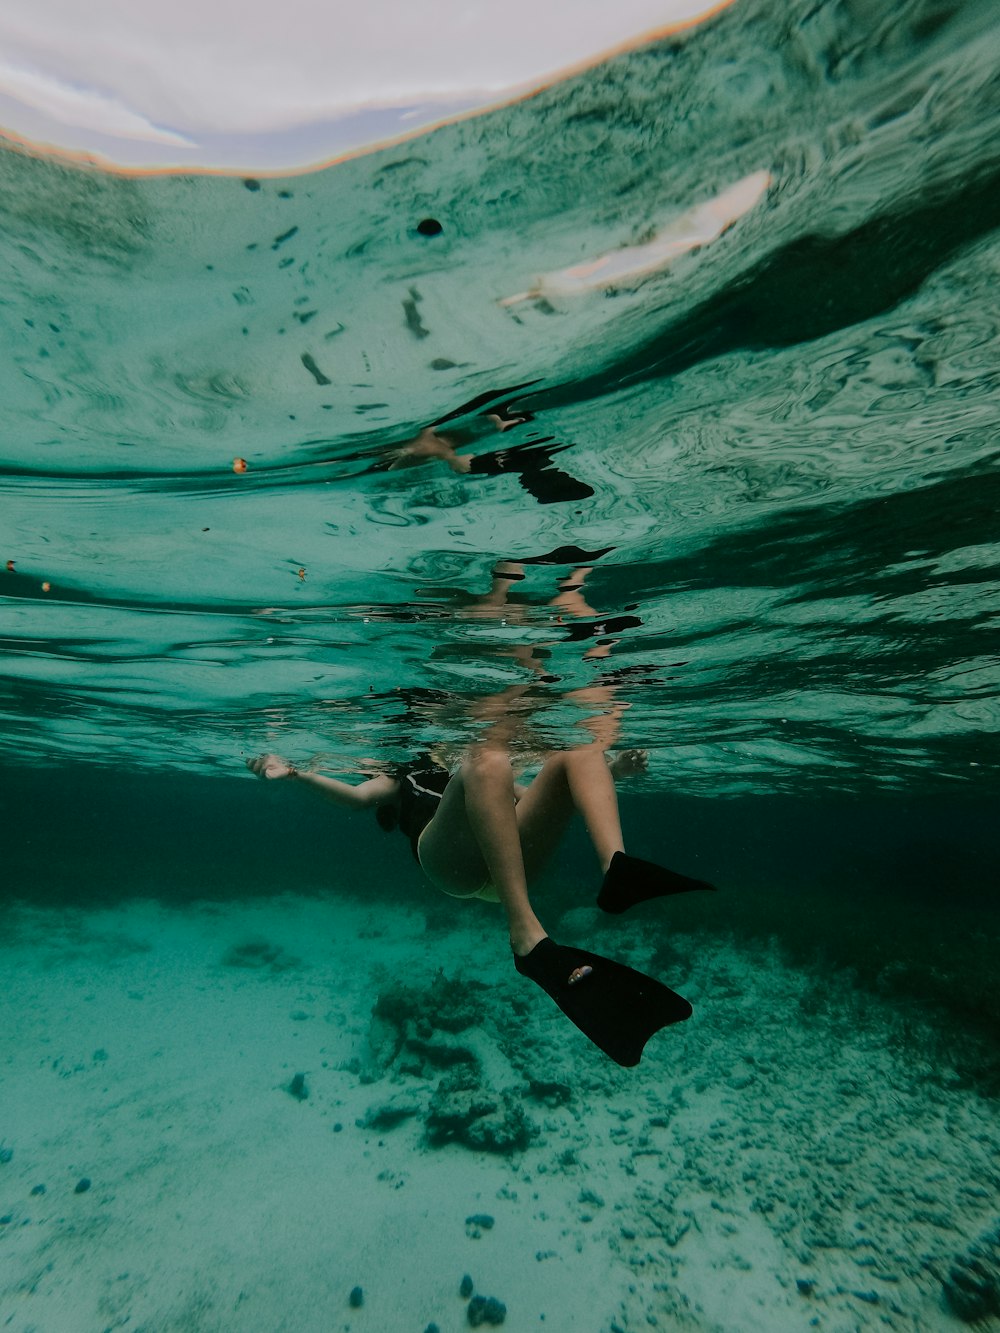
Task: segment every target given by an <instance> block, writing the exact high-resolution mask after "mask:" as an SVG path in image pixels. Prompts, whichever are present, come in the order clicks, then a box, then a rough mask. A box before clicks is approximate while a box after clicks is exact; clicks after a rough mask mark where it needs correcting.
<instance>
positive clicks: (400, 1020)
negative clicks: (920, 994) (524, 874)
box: [356, 932, 1000, 1333]
mask: <svg viewBox="0 0 1000 1333" xmlns="http://www.w3.org/2000/svg"><path fill="white" fill-rule="evenodd" d="M626 941H627V942H628V943H629V944H631V945H632V951H633V955H634V956H633V957H632V958H631V959H630V960H629V961H633V962H634V963H635V965H637V966H643V965H644V962H645V964H646V966H648V956H647V954H648V951H647V953H643V952H642V945H641V941H639V939H638V937H637V936H633V937H632V938H631V939H629V936H628V935H627V933H624V932H623V933H622V934H621V935H619V937H618V939H617V941H616V946H617V948H616V951H617V954H618V956H623V955H624V954H625V953H626V952H627V948H626V947H623V946H625V944H626ZM674 949H675V951H676V952H675V955H674V956H675V958H681V959H683V958H684V957H688V958H693V959H695V960H696V966H694V967H692V968H690V973H691V975H690V978H686V979H685V984H684V985H683V987H682V988H683V989H684V992H685V993H686V994H688V995H689V996H690V997H691V999H692V1001H693V1002H694V1003H695V1011H696V1012H695V1019H694V1021H693V1022H692V1023H690V1024H687V1025H685V1030H684V1032H683V1035H681V1034H680V1033H678V1032H675V1033H671V1032H668V1033H664V1034H660V1035H659V1036H658V1037H657V1038H654V1040H653V1042H652V1043H651V1045H650V1048H649V1050H648V1051H647V1054H646V1056H645V1057H644V1060H643V1063H642V1066H641V1067H640V1069H639V1070H637V1071H624V1070H620V1069H618V1068H616V1067H615V1066H613V1065H611V1064H610V1063H609V1062H607V1061H605V1060H603V1058H602V1057H600V1055H599V1054H598V1053H597V1052H594V1051H592V1050H591V1049H590V1048H589V1047H588V1046H586V1045H585V1044H584V1039H583V1038H582V1037H577V1034H575V1033H574V1032H573V1031H572V1030H571V1029H568V1028H567V1027H566V1023H565V1020H564V1019H563V1018H562V1017H561V1016H560V1015H559V1014H558V1012H557V1011H556V1010H555V1009H554V1008H551V1007H550V1006H548V1005H547V1003H546V1001H545V999H544V997H537V1002H536V997H535V996H534V994H533V993H532V992H531V991H526V990H525V988H524V987H523V985H521V984H520V982H519V980H518V979H516V978H514V979H511V980H506V981H502V982H500V983H498V984H491V985H489V986H486V985H485V984H483V983H482V982H480V981H478V980H476V979H474V978H472V977H468V976H463V975H452V976H444V975H441V974H439V975H438V976H436V977H433V978H429V979H428V980H427V981H426V982H416V981H414V982H412V983H408V984H405V985H399V984H393V985H391V986H388V987H386V988H385V989H384V990H383V991H382V992H381V994H380V995H379V998H378V1000H377V1002H376V1004H375V1006H374V1009H373V1012H372V1019H371V1026H370V1034H369V1047H370V1050H369V1058H368V1060H367V1062H363V1061H360V1062H358V1065H357V1068H356V1072H357V1073H358V1075H359V1077H360V1078H361V1079H362V1081H364V1082H368V1083H370V1084H371V1085H372V1087H373V1091H374V1090H375V1089H376V1088H377V1089H378V1091H379V1094H380V1095H379V1097H378V1099H377V1100H375V1101H373V1103H372V1106H371V1108H370V1109H369V1111H368V1112H367V1115H366V1116H365V1117H364V1118H363V1119H362V1120H361V1121H359V1124H361V1125H362V1126H363V1127H364V1128H366V1129H371V1130H376V1131H378V1132H388V1131H390V1130H392V1129H394V1128H395V1127H397V1126H401V1125H404V1124H407V1123H416V1124H418V1125H419V1126H420V1137H421V1138H422V1141H423V1145H424V1148H425V1150H427V1151H437V1150H441V1149H442V1148H447V1147H449V1146H459V1147H463V1148H466V1149H469V1150H472V1151H475V1152H488V1153H491V1154H497V1155H500V1156H502V1157H504V1158H507V1159H509V1160H510V1162H511V1169H512V1172H513V1173H514V1175H515V1176H516V1177H517V1178H518V1179H519V1180H521V1181H523V1182H530V1183H531V1184H532V1185H533V1187H534V1190H535V1196H534V1197H536V1198H538V1199H539V1200H540V1201H541V1202H544V1201H545V1199H546V1197H547V1196H548V1195H549V1194H550V1192H551V1191H552V1189H554V1187H555V1185H556V1182H562V1183H563V1185H565V1184H566V1183H569V1182H572V1183H573V1185H574V1187H577V1193H576V1196H575V1198H576V1202H575V1205H574V1206H573V1209H572V1216H571V1218H570V1219H568V1221H571V1222H572V1223H573V1224H575V1225H577V1226H579V1227H581V1228H582V1231H581V1234H582V1235H585V1236H586V1237H587V1238H588V1239H589V1240H591V1241H592V1240H595V1239H600V1240H602V1241H603V1243H604V1244H606V1246H607V1248H608V1250H610V1251H611V1253H612V1254H613V1255H614V1256H616V1258H617V1259H618V1260H619V1261H620V1262H622V1263H623V1264H625V1265H627V1266H629V1267H630V1268H631V1269H632V1270H633V1271H634V1273H635V1275H636V1278H637V1281H636V1283H635V1292H634V1293H633V1297H634V1300H633V1305H632V1308H630V1309H629V1310H628V1311H627V1312H626V1311H623V1314H622V1318H623V1319H624V1318H625V1315H626V1313H627V1314H628V1315H629V1316H630V1317H633V1318H634V1317H635V1316H636V1314H637V1313H638V1308H636V1307H641V1310H642V1312H644V1316H646V1317H653V1318H663V1317H665V1316H667V1315H670V1316H672V1317H673V1319H674V1320H675V1321H676V1322H677V1323H678V1324H680V1325H688V1324H689V1325H690V1326H691V1327H698V1328H732V1327H733V1324H732V1317H733V1315H732V1311H733V1309H736V1308H740V1309H742V1310H743V1313H742V1314H741V1316H740V1319H741V1327H743V1328H745V1329H746V1330H756V1329H760V1330H761V1331H762V1333H765V1331H766V1333H773V1331H774V1330H777V1329H781V1328H785V1327H788V1328H793V1327H794V1328H798V1327H800V1326H802V1323H801V1321H802V1318H803V1316H807V1317H808V1321H809V1322H811V1321H812V1320H813V1318H814V1317H815V1316H817V1315H820V1316H822V1314H823V1313H824V1312H825V1313H826V1315H828V1316H834V1317H835V1326H836V1327H837V1328H838V1329H840V1328H843V1329H845V1330H846V1329H848V1328H851V1329H854V1328H867V1327H872V1328H875V1327H878V1328H886V1327H888V1328H897V1329H904V1330H918V1329H921V1330H922V1329H926V1328H928V1327H933V1326H943V1325H945V1324H947V1322H948V1321H949V1320H951V1319H955V1318H956V1317H957V1319H963V1320H977V1319H978V1320H983V1319H986V1320H990V1319H992V1318H995V1317H997V1315H998V1313H1000V1279H998V1272H1000V1267H998V1254H1000V1245H998V1238H997V1230H996V1228H995V1227H994V1229H993V1230H990V1229H989V1226H990V1224H991V1223H992V1222H993V1221H994V1218H993V1217H991V1215H990V1212H989V1210H990V1209H991V1207H992V1208H993V1209H994V1214H995V1200H996V1197H997V1196H998V1193H1000V1170H998V1167H997V1162H998V1161H1000V1128H998V1118H997V1115H996V1110H995V1106H993V1105H992V1104H991V1103H989V1102H986V1101H983V1100H980V1099H979V1098H977V1096H976V1095H975V1094H974V1093H973V1092H971V1091H970V1090H968V1089H965V1088H962V1087H960V1086H958V1080H957V1079H955V1078H954V1077H953V1076H951V1075H950V1074H949V1071H948V1070H947V1069H942V1068H941V1067H939V1066H934V1067H931V1066H930V1065H929V1064H928V1063H927V1061H926V1060H925V1059H924V1058H923V1057H922V1055H921V1050H920V1045H919V1037H918V1036H917V1035H915V1034H917V1032H918V1029H919V1024H918V1023H916V1022H915V1020H914V1017H913V1014H912V1013H908V1014H906V1015H903V1016H901V1015H900V1013H899V1012H898V1010H896V1009H894V1008H893V1007H892V1005H890V1004H888V1003H884V1002H883V1001H881V1000H879V999H877V998H874V997H872V996H870V995H865V994H863V993H862V992H860V991H859V990H858V988H857V986H856V985H855V982H854V978H853V977H852V976H850V975H847V974H844V975H838V974H834V975H832V976H829V977H825V978H823V979H822V982H821V983H820V982H819V981H818V980H817V978H815V977H813V978H810V977H808V976H806V975H804V974H803V973H801V972H796V971H792V970H790V969H788V968H786V967H785V966H784V965H783V964H782V962H781V960H780V958H779V957H778V956H777V954H776V953H774V952H772V951H770V950H768V949H766V948H765V949H760V950H758V951H749V952H748V951H747V950H745V949H740V950H737V949H736V948H735V947H733V946H729V945H723V946H721V947H720V946H719V945H718V943H715V944H714V945H712V946H707V947H706V945H705V942H704V941H696V940H695V939H693V938H692V939H690V940H687V941H682V940H677V939H675V940H674ZM681 967H682V970H683V964H681ZM904 1033H905V1037H904V1035H903V1034H904ZM387 1083H388V1084H389V1085H391V1088H392V1091H391V1092H389V1093H388V1095H386V1084H387ZM546 1181H548V1185H546ZM595 1199H599V1200H600V1203H599V1204H598V1203H595V1202H594V1200H595ZM733 1303H735V1304H733ZM775 1303H777V1304H775ZM755 1307H759V1309H760V1315H759V1317H758V1316H757V1315H756V1314H755ZM776 1310H780V1311H783V1312H784V1314H783V1316H779V1315H778V1314H777V1313H776ZM845 1321H846V1322H845ZM935 1321H937V1322H936V1324H935ZM829 1326H830V1325H828V1327H829ZM623 1327H624V1325H623Z"/></svg>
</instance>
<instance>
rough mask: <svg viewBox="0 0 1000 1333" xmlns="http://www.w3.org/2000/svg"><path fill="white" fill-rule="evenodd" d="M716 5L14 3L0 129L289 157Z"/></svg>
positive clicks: (447, 107) (391, 126)
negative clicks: (274, 5)
mask: <svg viewBox="0 0 1000 1333" xmlns="http://www.w3.org/2000/svg"><path fill="white" fill-rule="evenodd" d="M720 7H724V5H722V6H720V5H718V4H712V3H710V0H621V3H619V4H615V5H608V4H606V3H605V2H604V0H554V2H553V3H550V4H547V5H545V6H543V7H542V8H541V9H539V7H538V6H537V5H535V4H532V3H530V0H514V3H511V4H504V5H496V4H489V3H485V2H484V0H471V2H470V0H433V3H422V4H412V3H406V2H405V0H376V3H371V4H367V5H363V6H361V5H352V6H347V5H330V4H327V3H324V0H289V2H288V3H286V4H283V5H281V6H276V7H272V6H265V5H263V4H261V3H259V0H258V3H256V4H251V5H249V6H247V5H245V4H237V3H235V2H234V0H218V2H217V3H213V4H211V5H208V6H206V5H203V4H199V3H196V0H179V3H175V4H170V5H164V4H158V3H154V2H153V0H94V3H88V4H87V5H84V6H81V5H79V4H77V3H73V2H72V0H44V3H42V4H40V5H39V4H35V3H31V0H10V2H9V3H7V4H5V5H4V7H3V10H2V12H0V53H2V54H0V127H3V128H4V129H6V130H7V131H8V132H13V133H14V134H17V135H19V136H22V137H24V138H27V139H29V140H33V141H35V142H40V143H47V144H51V145H54V146H56V147H59V148H61V149H64V150H70V151H75V152H90V153H93V154H97V155H100V156H101V157H102V158H104V159H107V160H108V161H110V162H114V163H118V164H122V165H129V166H152V165H159V166H167V165H184V166H192V165H201V166H206V165H207V166H220V167H221V166H246V165H249V164H255V165H257V166H258V167H260V168H264V167H266V166H269V165H270V166H277V165H279V164H280V165H283V166H295V165H301V164H304V163H305V162H308V161H315V160H319V159H321V158H329V157H333V156H336V155H339V154H341V153H344V152H347V151H351V150H355V149H358V148H362V147H364V146H365V145H366V144H370V143H373V142H377V141H382V140H385V139H388V138H393V137H397V136H399V135H402V134H407V133H413V132H414V131H416V130H418V129H420V128H421V127H423V126H426V125H428V124H431V123H433V122H435V121H440V120H443V119H447V118H449V117H450V116H453V115H456V114H461V113H463V112H467V111H470V110H473V109H476V108H481V107H484V106H488V105H495V104H496V103H498V102H502V101H504V100H507V99H509V98H510V97H514V96H519V95H522V94H524V93H526V92H530V91H532V90H533V89H536V88H538V87H540V86H542V85H544V84H545V83H547V82H549V81H551V80H552V79H553V78H554V77H558V76H559V75H560V74H563V73H565V72H567V71H568V70H570V69H571V68H573V67H576V66H579V65H580V64H581V63H587V62H590V61H593V60H596V59H600V58H601V57H602V56H603V55H606V54H607V53H608V52H610V51H612V50H614V49H616V48H620V47H622V46H627V45H629V44H634V43H637V42H642V41H644V40H647V39H648V38H650V37H651V36H654V35H656V34H657V33H662V32H663V31H664V30H665V29H668V28H670V27H672V26H675V25H686V24H689V23H691V22H692V21H698V20H699V19H700V18H702V17H704V16H705V15H706V14H708V13H711V12H713V11H714V10H715V9H717V8H720ZM526 34H530V36H529V37H528V38H527V39H526Z"/></svg>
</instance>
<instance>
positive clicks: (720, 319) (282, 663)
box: [0, 2, 1000, 794]
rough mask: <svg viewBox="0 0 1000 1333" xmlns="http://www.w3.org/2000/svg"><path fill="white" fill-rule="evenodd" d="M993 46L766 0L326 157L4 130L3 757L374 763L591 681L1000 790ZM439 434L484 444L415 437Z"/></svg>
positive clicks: (936, 777)
mask: <svg viewBox="0 0 1000 1333" xmlns="http://www.w3.org/2000/svg"><path fill="white" fill-rule="evenodd" d="M995 52H996V29H995V26H994V24H993V16H992V14H991V12H990V8H989V6H986V5H982V4H964V5H960V6H958V7H956V6H954V5H948V6H942V5H939V4H935V3H927V2H922V3H909V4H905V5H899V4H897V3H892V4H884V5H873V6H866V7H864V8H863V9H860V10H859V9H857V7H854V6H849V5H840V4H825V5H821V6H803V7H800V8H799V9H794V8H793V10H792V11H788V12H785V11H784V10H782V11H780V12H779V11H778V10H776V9H773V8H770V7H767V6H763V5H747V6H742V7H737V9H735V10H733V11H732V12H730V13H725V14H723V15H722V16H720V18H719V19H717V20H716V21H715V22H714V23H713V24H710V25H708V27H707V28H705V29H701V30H697V31H696V32H695V33H694V34H690V35H688V36H684V37H681V38H678V39H675V40H671V41H666V42H663V43H661V44H659V45H654V46H652V47H649V48H646V49H643V50H641V51H639V52H636V53H632V54H630V55H628V56H624V57H621V58H619V59H616V60H613V61H611V62H610V63H608V64H607V65H605V66H602V67H600V68H599V69H598V70H597V71H596V72H591V73H588V74H587V75H585V76H582V77H581V78H580V79H578V80H576V81H570V82H568V83H564V84H561V85H558V86H556V87H554V88H552V89H550V90H548V91H546V92H544V93H542V94H540V95H538V96H536V97H534V98H531V99H528V100H527V101H525V102H523V103H521V104H518V105H515V106H513V107H510V108H507V109H504V110H501V111H498V112H494V113H491V114H489V115H486V116H484V117H482V118H479V119H473V120H469V121H465V122H461V123H459V124H456V125H453V126H449V127H445V128H443V129H440V130H438V131H436V132H434V133H432V134H429V135H427V136H426V137H423V138H418V139H415V140H413V141H410V142H407V143H406V144H404V145H402V146H398V147H395V148H388V149H385V150H382V151H379V152H374V153H372V154H370V155H368V156H364V157H361V158H359V159H356V160H354V161H348V162H345V163H341V164H339V165H336V166H334V167H331V168H328V169H326V170H322V171H317V172H314V173H311V174H309V173H307V174H302V175H298V176H294V177H288V178H273V177H272V178H262V179H259V180H256V179H251V178H239V177H217V176H205V177H194V176H165V177H141V176H139V177H128V176H114V175H109V174H104V173H101V172H99V171H96V170H86V169H80V168H77V167H72V166H64V165H60V164H57V163H56V162H54V161H50V160H43V159H40V158H38V157H34V156H29V155H24V154H22V153H15V152H11V151H9V152H6V153H5V154H4V155H3V157H2V159H0V172H2V192H0V210H2V231H3V235H2V240H0V246H2V253H3V263H4V270H5V283H4V293H3V304H2V311H0V314H2V319H3V322H4V343H5V347H6V349H7V354H6V357H5V360H4V365H3V368H2V376H3V381H2V394H0V401H2V408H0V411H2V415H3V431H2V438H0V451H2V466H3V519H2V522H3V529H2V533H3V551H2V553H0V554H2V555H3V559H4V561H5V562H7V568H6V570H5V571H0V587H2V593H3V599H4V600H3V628H2V633H3V646H4V650H5V657H4V700H5V702H4V705H3V710H4V711H3V717H2V732H0V745H2V746H3V749H4V752H5V753H6V754H7V755H11V756H16V757H17V759H18V761H19V762H30V763H43V762H56V763H59V762H62V761H64V760H66V759H70V758H74V759H83V760H86V761H87V762H88V763H97V764H100V763H113V764H114V765H115V766H119V765H121V764H126V765H135V766H141V767H154V768H157V769H161V768H163V767H164V766H167V767H172V768H183V769H187V770H198V771H204V770H205V769H206V768H208V767H215V768H217V769H220V770H222V771H232V768H233V765H234V761H236V760H237V759H238V755H239V751H240V749H241V748H242V747H249V748H251V749H252V748H254V747H256V748H260V747H261V746H276V745H277V744H278V743H279V741H280V745H281V746H283V747H286V748H290V749H293V750H294V751H295V753H296V754H297V755H299V756H300V757H301V756H302V755H304V754H315V755H321V756H326V757H329V758H330V759H331V760H332V761H333V762H334V763H336V764H340V765H342V766H343V767H344V768H346V769H349V768H350V767H351V766H352V765H354V764H356V763H357V761H358V760H359V759H361V758H371V757H373V756H374V757H383V758H384V757H387V756H388V757H392V758H398V757H399V756H400V755H401V754H403V753H406V752H409V751H410V750H411V749H412V747H413V746H414V745H420V744H426V743H428V742H432V741H433V742H435V743H447V744H451V745H454V744H459V745H460V744H462V743H463V742H464V741H465V740H466V739H467V738H468V736H469V734H470V733H474V731H475V728H476V726H477V725H478V723H477V721H476V719H475V716H474V713H475V706H476V701H477V700H479V699H481V698H482V697H483V696H484V695H489V694H491V693H497V692H498V691H501V690H503V689H505V688H507V687H511V686H514V687H523V688H522V689H521V693H520V699H521V702H520V704H519V706H520V707H521V708H522V709H523V711H524V714H525V717H526V719H528V720H530V724H531V728H532V732H533V741H532V743H533V744H537V743H538V742H539V741H541V742H542V743H545V744H548V743H551V744H571V743H572V742H573V740H574V738H577V739H578V738H579V737H580V734H581V733H580V732H579V729H578V723H579V722H580V721H581V720H582V718H584V717H586V716H587V714H588V710H589V711H594V709H595V705H594V704H593V703H590V702H588V699H587V697H586V696H584V697H583V698H581V697H580V696H579V694H578V693H577V692H578V691H580V690H581V689H587V688H588V687H592V686H595V685H596V686H599V687H600V690H601V692H602V694H603V695H604V697H605V699H604V702H603V703H601V704H600V705H597V706H596V708H597V711H600V708H601V707H606V706H607V702H606V700H607V697H608V696H613V699H614V702H615V703H617V704H626V703H627V704H630V705H632V708H631V709H630V710H629V713H628V716H627V720H626V723H625V727H624V739H625V740H626V741H627V742H629V743H632V744H637V745H642V746H644V747H646V748H648V749H649V750H650V751H651V754H652V756H653V758H654V763H653V764H652V768H653V771H654V774H656V775H657V776H656V777H654V778H652V779H651V781H659V782H661V783H663V784H664V785H666V784H669V786H670V787H671V788H672V789H674V790H681V791H685V792H696V791H697V792H702V793H709V794H720V793H733V792H773V791H781V790H789V789H794V790H796V791H801V790H802V788H803V786H804V785H805V786H808V787H809V788H810V789H811V790H814V791H820V790H830V789H840V790H851V791H859V790H860V791H869V790H871V791H874V790H877V789H886V788H895V789H897V790H910V789H914V788H916V789H918V790H921V791H927V790H937V789H943V788H948V789H951V788H954V787H955V786H958V785H964V786H968V787H970V788H976V789H978V790H980V791H981V790H983V789H984V788H986V787H991V786H992V785H993V784H994V783H995V780H996V761H997V756H996V750H995V747H994V746H993V745H992V743H990V739H989V738H990V734H991V733H995V731H996V729H997V684H998V682H997V667H996V663H995V660H994V653H995V648H996V640H995V638H994V637H993V634H992V633H991V631H995V626H996V615H997V610H998V585H997V568H998V564H997V561H998V554H997V553H998V547H997V531H996V522H995V514H996V510H997V502H998V494H997V485H998V472H997V468H996V458H997V437H996V420H997V404H998V396H1000V388H998V385H997V378H996V365H997V321H996V310H995V307H996V301H995V296H996V268H997V264H998V256H1000V249H998V242H997V234H996V228H997V224H998V222H1000V203H998V200H1000V191H998V189H997V176H998V172H1000V153H998V148H997V144H998V143H1000V136H998V134H997V128H998V119H1000V86H998V80H997V74H996V61H995ZM741 182H743V183H746V182H749V185H745V188H744V190H743V193H742V195H740V194H739V192H738V191H737V193H736V195H735V196H734V195H733V193H732V192H733V187H735V186H737V185H739V183H741ZM727 192H728V193H727ZM713 201H716V203H717V207H716V209H715V213H714V215H713V216H712V217H710V218H709V220H708V221H707V222H706V220H705V214H706V212H708V213H711V209H712V204H713ZM720 201H721V202H720ZM699 210H700V212H699ZM422 223H424V224H430V223H434V224H437V226H438V227H439V230H436V231H435V227H434V226H431V225H425V226H424V228H423V230H421V224H422ZM602 258H604V259H606V260H607V263H606V265H605V266H604V267H602V265H601V264H600V263H597V262H595V261H599V260H601V259H602ZM510 298H520V299H515V300H513V301H511V299H510ZM497 408H502V409H504V410H505V411H506V414H507V415H506V416H505V415H504V414H503V412H500V413H497V414H495V415H491V410H492V409H497ZM435 423H441V424H438V425H437V426H436V431H437V432H438V433H439V434H440V435H441V436H443V437H444V438H445V440H446V442H447V443H448V444H450V445H451V446H452V447H453V448H454V449H455V451H456V453H457V454H458V455H459V456H461V455H471V456H472V457H474V459H475V460H476V464H478V466H479V467H481V468H482V469H483V470H482V471H479V470H478V468H477V465H476V464H474V466H473V470H472V471H471V472H463V471H454V470H452V467H451V466H449V464H448V462H447V461H441V460H440V459H430V460H428V461H424V462H421V463H419V465H417V466H412V467H400V466H399V463H400V461H401V459H400V452H401V451H402V450H405V449H406V447H407V442H408V441H412V440H413V439H414V438H415V437H419V434H420V432H421V431H422V430H424V429H425V428H427V427H429V426H435ZM500 424H502V425H503V426H504V427H505V429H503V430H502V432H501V431H500V430H499V429H498V425H500ZM234 460H243V462H237V463H236V464H235V466H236V467H237V468H243V466H244V463H245V470H242V471H235V470H234ZM402 461H404V462H409V463H415V462H416V461H417V460H415V459H414V458H413V456H412V455H410V456H407V457H405V458H404V459H402ZM380 469H391V470H380ZM501 559H505V560H508V561H515V562H521V563H522V564H523V567H522V568H521V570H520V572H522V573H524V574H525V577H524V578H523V579H522V580H519V581H517V582H512V583H510V584H508V588H509V591H508V593H507V596H506V598H505V600H504V602H503V604H502V605H500V606H499V607H497V605H496V602H497V597H496V596H495V595H493V596H491V592H492V590H493V589H494V580H493V572H494V569H495V568H496V566H497V562H498V560H501ZM581 568H582V569H584V570H585V571H586V573H585V574H583V575H580V574H576V575H574V571H575V570H579V569H581ZM567 582H570V583H581V582H582V585H583V586H582V588H581V589H580V595H579V597H577V598H575V599H566V598H563V601H564V602H567V603H568V604H566V605H560V601H559V598H560V586H561V585H563V584H565V583H567Z"/></svg>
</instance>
